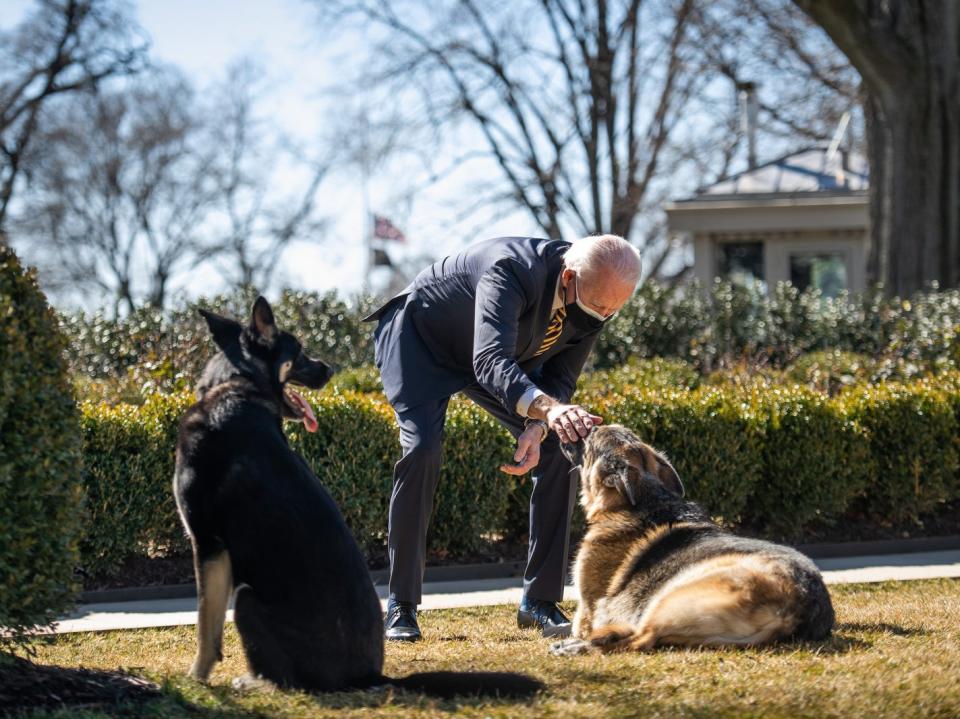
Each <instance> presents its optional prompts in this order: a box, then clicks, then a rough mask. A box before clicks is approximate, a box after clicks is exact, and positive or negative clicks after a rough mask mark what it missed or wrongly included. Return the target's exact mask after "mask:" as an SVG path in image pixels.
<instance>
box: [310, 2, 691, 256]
mask: <svg viewBox="0 0 960 719" xmlns="http://www.w3.org/2000/svg"><path fill="white" fill-rule="evenodd" d="M428 5H429V7H428ZM697 6H698V3H697V2H696V0H658V1H656V2H654V1H652V0H651V1H648V2H645V3H644V2H641V1H640V0H622V1H621V2H607V1H606V0H599V1H598V2H596V3H585V2H576V3H574V2H570V1H569V0H523V1H521V2H516V3H509V4H507V3H500V2H493V1H492V0H488V1H485V0H446V1H445V2H441V3H429V4H426V3H423V2H416V1H410V0H332V1H330V0H327V1H325V2H324V3H323V7H324V8H325V9H326V11H327V12H329V13H331V14H332V19H333V20H335V21H338V22H340V23H347V22H349V21H350V19H355V20H359V21H360V22H362V23H364V24H365V26H366V32H367V36H368V42H369V45H370V54H369V57H368V58H367V60H366V65H367V67H368V68H369V71H368V72H366V73H365V74H364V76H363V78H361V79H357V80H353V81H352V82H354V83H355V84H356V85H357V86H358V87H365V88H370V87H373V88H379V89H380V91H381V92H380V95H379V97H378V98H377V99H376V101H377V102H390V103H393V104H395V105H398V106H405V107H409V108H410V112H411V114H413V115H415V116H416V117H417V118H428V119H429V120H430V122H431V123H432V124H433V127H434V128H436V129H437V131H438V132H443V131H444V130H450V131H451V132H453V131H455V130H456V129H457V128H459V127H461V126H462V124H463V121H466V122H467V124H468V125H469V127H470V129H471V131H472V132H474V133H476V134H478V135H479V138H480V144H481V145H482V147H483V148H484V150H485V153H486V155H487V157H489V158H491V159H492V161H493V163H495V167H496V168H497V171H498V173H499V177H498V178H497V181H496V182H495V183H493V184H492V186H491V189H490V191H489V193H488V194H485V195H474V196H472V197H471V198H470V199H469V204H470V205H472V206H474V207H475V206H477V205H481V204H489V203H502V202H507V203H511V204H513V205H514V206H519V207H522V208H524V209H525V210H526V211H527V212H529V214H530V216H531V217H532V218H533V219H534V220H535V222H536V223H537V224H538V225H539V226H540V228H542V230H543V231H544V232H545V233H546V234H547V235H548V236H553V237H558V236H561V235H562V234H564V231H565V230H567V231H569V232H571V233H573V234H576V235H586V234H594V233H600V232H614V233H617V234H620V235H623V236H625V237H629V238H631V239H632V240H633V241H634V242H635V243H636V244H638V245H641V246H644V245H650V244H652V242H653V240H654V239H655V238H657V237H661V234H660V233H659V232H658V229H659V228H658V226H657V223H656V222H655V221H651V220H650V218H649V216H648V214H652V211H653V210H654V203H655V201H656V200H658V199H659V198H660V196H659V195H657V193H656V192H655V187H656V182H657V180H658V179H660V178H661V177H662V173H663V172H664V170H665V169H671V170H672V169H675V168H673V167H670V168H666V167H665V165H666V162H667V159H668V157H670V149H671V148H670V147H669V140H670V137H671V133H672V132H673V131H674V130H675V128H676V127H677V125H678V123H679V122H681V121H682V119H683V117H684V109H685V108H686V106H687V103H688V101H689V100H690V98H691V96H692V95H693V94H695V93H696V92H697V90H698V88H701V87H702V86H703V84H704V83H705V82H706V81H707V78H706V77H705V76H704V74H703V73H702V72H701V70H702V67H703V66H702V64H701V57H700V54H699V51H698V48H696V47H695V46H694V45H693V43H691V33H690V28H691V25H692V18H693V16H694V14H695V12H696V9H697ZM673 157H675V158H677V157H681V155H679V154H675V155H673ZM667 249H669V246H661V247H660V252H661V253H663V252H665V251H666V250H667ZM658 261H659V259H657V260H654V262H655V263H656V262H658Z"/></svg>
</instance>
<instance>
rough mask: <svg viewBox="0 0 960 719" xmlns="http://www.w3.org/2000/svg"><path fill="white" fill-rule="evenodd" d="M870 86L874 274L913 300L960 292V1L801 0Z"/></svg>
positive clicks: (871, 265) (868, 113)
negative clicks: (932, 286) (930, 290)
mask: <svg viewBox="0 0 960 719" xmlns="http://www.w3.org/2000/svg"><path fill="white" fill-rule="evenodd" d="M795 1H796V2H797V4H798V5H799V6H800V7H801V8H803V9H804V10H805V11H806V12H807V13H809V14H810V16H811V17H812V18H813V19H814V20H815V21H816V22H817V23H818V24H820V25H821V27H823V29H824V30H825V31H826V32H827V34H828V35H830V37H831V38H832V39H833V41H834V42H836V44H837V46H838V47H839V48H840V49H841V50H842V51H843V52H844V53H845V54H846V55H847V57H849V58H850V61H851V62H852V63H853V65H854V66H855V67H856V68H857V70H858V71H859V72H860V74H861V76H862V77H863V82H864V86H865V88H866V96H867V99H866V102H865V109H866V117H867V127H868V130H867V132H868V141H869V154H870V201H871V202H870V205H871V207H870V219H871V225H872V227H871V237H872V241H873V242H872V248H871V252H870V257H869V262H868V267H867V275H868V279H869V280H871V281H879V282H883V283H884V284H885V286H886V287H887V290H888V291H889V292H891V293H894V294H897V295H900V296H908V295H910V294H912V293H913V292H916V291H917V290H920V289H923V288H924V287H925V286H926V285H927V284H929V283H931V282H938V283H939V284H940V286H941V287H957V286H960V50H958V47H960V9H958V8H957V3H956V0H909V2H908V0H889V2H887V3H873V2H870V1H869V0H844V2H833V0H795Z"/></svg>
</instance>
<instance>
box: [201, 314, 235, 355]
mask: <svg viewBox="0 0 960 719" xmlns="http://www.w3.org/2000/svg"><path fill="white" fill-rule="evenodd" d="M200 314H201V315H202V316H203V319H205V320H206V321H207V327H209V328H210V334H212V335H213V341H214V344H216V345H217V347H219V348H220V349H222V350H226V349H227V347H230V346H231V345H233V344H234V343H236V342H237V341H238V340H239V339H240V333H241V332H242V331H243V327H241V326H240V323H239V322H237V321H236V320H232V319H230V318H229V317H224V316H222V315H218V314H216V313H214V312H208V311H207V310H200Z"/></svg>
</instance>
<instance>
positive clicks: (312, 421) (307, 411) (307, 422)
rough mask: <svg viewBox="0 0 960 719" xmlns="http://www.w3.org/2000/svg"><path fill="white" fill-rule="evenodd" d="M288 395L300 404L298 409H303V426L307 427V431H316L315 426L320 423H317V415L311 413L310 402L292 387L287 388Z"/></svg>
mask: <svg viewBox="0 0 960 719" xmlns="http://www.w3.org/2000/svg"><path fill="white" fill-rule="evenodd" d="M287 391H288V392H290V396H291V397H293V398H294V400H296V402H297V404H298V405H300V409H301V410H302V411H303V426H304V427H306V428H307V431H308V432H316V431H317V427H319V426H320V425H319V424H318V423H317V416H316V415H315V414H314V413H313V407H311V406H310V403H309V402H307V400H305V399H304V398H303V397H302V396H301V395H300V393H299V392H294V391H293V390H292V389H288V390H287Z"/></svg>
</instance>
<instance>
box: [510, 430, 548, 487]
mask: <svg viewBox="0 0 960 719" xmlns="http://www.w3.org/2000/svg"><path fill="white" fill-rule="evenodd" d="M542 436H543V430H542V429H541V428H540V426H539V425H535V424H534V425H531V426H529V427H527V428H526V429H525V430H523V433H522V434H521V435H520V436H519V437H517V451H516V452H514V453H513V461H514V462H516V464H502V465H500V471H501V472H506V473H507V474H517V475H520V474H526V473H527V472H529V471H530V470H531V469H533V468H534V467H536V466H537V464H538V463H539V462H540V438H541V437H542Z"/></svg>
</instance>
